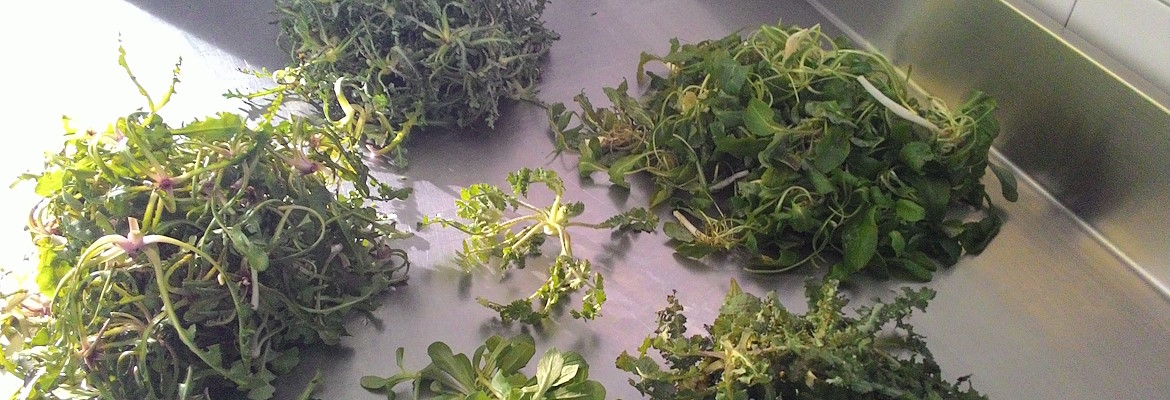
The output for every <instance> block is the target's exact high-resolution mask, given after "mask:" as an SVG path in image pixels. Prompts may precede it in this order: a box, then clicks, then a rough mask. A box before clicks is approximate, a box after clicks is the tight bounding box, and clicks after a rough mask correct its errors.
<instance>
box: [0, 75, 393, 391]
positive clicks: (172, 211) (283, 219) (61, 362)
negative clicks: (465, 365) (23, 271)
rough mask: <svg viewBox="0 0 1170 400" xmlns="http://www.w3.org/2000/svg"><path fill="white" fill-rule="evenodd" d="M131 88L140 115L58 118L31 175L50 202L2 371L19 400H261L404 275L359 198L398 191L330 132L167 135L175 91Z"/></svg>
mask: <svg viewBox="0 0 1170 400" xmlns="http://www.w3.org/2000/svg"><path fill="white" fill-rule="evenodd" d="M120 62H121V65H122V66H123V67H124V68H126V71H127V73H128V74H129V75H130V77H131V79H132V80H133V79H134V78H133V76H134V75H133V74H130V69H129V67H128V66H127V64H126V62H125V58H124V53H123V58H122V59H121V60H120ZM178 72H179V69H178V66H176V68H175V79H174V81H173V82H175V83H177V82H178ZM134 83H135V84H136V85H137V81H136V80H135V81H134ZM138 88H139V91H140V92H141V93H142V94H143V95H144V96H145V97H146V99H147V103H148V106H149V110H148V111H137V112H133V113H131V114H129V115H127V116H125V117H122V118H119V119H117V121H115V122H114V123H112V124H110V125H109V127H108V128H107V129H106V130H104V131H95V130H89V131H78V130H75V129H72V128H69V127H68V121H66V135H65V140H64V146H63V148H62V150H61V151H60V152H58V153H54V154H48V155H47V159H46V162H45V169H44V171H43V172H41V173H39V174H31V175H28V176H26V179H30V180H34V181H35V182H36V189H35V190H36V192H37V194H39V195H41V196H43V197H44V199H43V200H42V202H41V203H40V205H39V206H38V207H37V208H36V209H35V210H34V211H33V212H32V215H31V216H30V226H29V230H30V232H31V233H32V239H33V240H34V241H35V243H36V245H37V247H38V249H39V252H40V264H39V265H38V271H37V274H38V275H37V283H38V284H39V285H40V289H41V293H40V294H32V293H28V292H18V293H14V294H9V295H6V296H5V298H4V303H5V308H4V314H3V320H2V321H0V331H2V333H3V337H4V338H5V339H6V341H7V343H5V354H4V361H3V366H4V368H5V369H6V370H7V371H8V372H9V373H12V374H14V375H15V376H18V377H20V378H22V379H23V380H24V386H23V387H22V388H21V391H20V392H19V393H18V394H17V395H18V396H19V397H20V398H94V397H100V398H108V399H176V398H178V399H208V398H248V399H267V398H271V397H272V396H273V393H274V391H275V388H274V387H273V385H272V381H273V379H275V377H276V376H277V375H280V374H284V373H287V372H289V371H291V370H292V369H293V367H295V366H296V365H297V364H298V362H299V359H300V353H299V349H300V348H301V347H302V346H305V345H312V344H322V343H323V344H337V343H338V341H339V340H340V338H341V336H343V335H346V330H345V327H344V325H343V323H344V322H345V319H344V318H343V317H344V316H345V315H346V312H348V311H351V310H371V309H373V308H374V307H376V306H377V305H378V302H377V301H376V295H377V294H379V293H382V292H384V291H386V290H387V289H388V288H389V287H390V286H391V285H393V284H396V283H400V282H403V281H404V280H405V279H406V272H407V269H408V266H409V263H408V261H407V257H406V254H405V252H403V251H402V250H400V249H396V248H394V247H392V244H391V241H392V240H393V239H396V238H400V237H403V236H404V234H403V233H402V232H400V231H399V230H398V229H397V228H396V227H395V226H394V223H393V221H387V220H386V219H385V217H384V216H382V215H380V214H379V213H378V212H377V211H376V210H375V209H374V208H373V207H371V206H369V205H367V204H366V199H367V198H371V197H373V198H377V197H381V198H383V199H389V198H396V197H401V196H405V195H406V192H405V191H401V190H394V189H391V188H389V187H387V186H384V185H381V184H378V183H376V182H374V181H372V180H371V179H370V178H369V171H368V170H367V167H366V166H365V165H364V164H363V163H362V162H361V159H360V158H359V156H357V155H355V154H353V153H352V152H350V151H348V150H347V149H348V148H349V146H348V144H347V143H346V142H345V140H346V139H345V138H344V137H343V136H342V135H339V134H338V133H337V132H336V131H335V130H334V129H333V126H332V125H330V124H315V123H313V122H312V121H310V120H308V119H304V118H293V119H291V120H285V121H280V122H275V121H273V115H272V114H268V115H266V116H265V118H264V120H262V121H258V122H256V123H255V125H250V124H249V123H246V122H245V121H244V120H243V118H241V117H239V116H237V115H235V114H230V113H221V114H218V115H215V116H210V117H207V118H205V119H203V120H198V121H194V122H191V123H188V124H186V125H183V126H179V127H176V126H171V125H168V124H167V123H166V122H164V121H163V119H162V117H161V116H160V115H159V114H158V110H159V109H160V108H162V107H163V105H165V104H166V101H167V100H169V98H170V96H171V94H172V93H173V92H174V85H173V84H172V86H171V88H170V89H168V91H167V92H166V94H165V95H164V96H163V97H162V100H161V101H159V102H157V103H156V102H155V101H154V100H153V99H152V98H151V97H150V96H149V95H148V94H147V92H146V90H145V89H143V88H142V87H141V86H138ZM343 186H345V187H347V188H348V189H344V190H343V189H342V187H343ZM372 187H373V188H372ZM373 189H376V190H377V192H379V193H380V194H381V196H379V195H375V194H372V193H371V190H373Z"/></svg>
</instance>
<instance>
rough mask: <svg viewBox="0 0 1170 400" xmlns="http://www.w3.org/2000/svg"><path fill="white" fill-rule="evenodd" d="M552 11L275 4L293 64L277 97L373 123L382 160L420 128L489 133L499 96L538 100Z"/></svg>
mask: <svg viewBox="0 0 1170 400" xmlns="http://www.w3.org/2000/svg"><path fill="white" fill-rule="evenodd" d="M545 4H546V1H545V0H507V1H495V0H405V1H395V2H386V1H380V0H334V1H316V0H278V1H277V2H276V10H277V14H278V16H279V24H280V29H281V37H282V39H283V40H284V42H285V43H286V44H287V46H288V49H289V52H290V55H291V56H292V59H293V60H295V64H293V65H292V66H290V67H289V68H286V69H285V70H282V71H279V72H278V74H277V75H276V76H275V77H276V78H278V79H277V81H278V83H280V84H281V87H279V88H277V89H274V91H281V90H284V91H292V92H295V93H297V94H300V95H301V96H303V97H305V98H307V99H309V100H311V101H313V102H314V103H316V104H319V105H320V106H322V107H323V108H324V111H325V114H326V115H327V116H329V117H330V118H333V119H341V118H347V119H349V120H352V121H353V122H354V123H358V121H360V125H367V124H368V125H370V126H369V127H364V126H363V127H362V128H360V129H363V130H364V131H365V132H364V135H365V137H363V139H364V140H369V141H372V142H374V143H375V144H376V145H378V146H379V147H381V149H380V150H379V152H380V153H383V154H384V153H388V152H390V151H392V150H401V147H398V145H399V144H400V143H401V142H402V141H403V140H404V139H405V137H406V136H407V134H408V133H409V132H410V128H411V127H413V126H434V127H444V126H459V127H465V126H472V125H480V124H486V125H487V126H489V127H491V126H493V125H494V123H495V120H496V119H497V118H498V117H499V114H500V112H499V108H500V104H499V103H500V99H502V98H509V99H527V100H535V95H534V92H535V86H536V83H537V81H538V79H539V77H540V74H541V62H542V60H541V58H542V57H543V56H544V55H545V54H546V53H547V52H548V49H549V47H550V46H551V45H552V42H553V41H554V40H556V39H557V35H556V33H554V32H552V31H551V30H549V29H547V28H545V27H544V25H543V23H542V22H541V20H540V16H541V14H542V13H543V12H544V7H545ZM271 92H273V91H269V92H267V93H271ZM398 154H399V155H401V152H400V151H398Z"/></svg>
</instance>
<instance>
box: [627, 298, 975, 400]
mask: <svg viewBox="0 0 1170 400" xmlns="http://www.w3.org/2000/svg"><path fill="white" fill-rule="evenodd" d="M806 295H807V296H808V309H809V310H808V312H807V313H805V314H804V315H797V314H793V313H791V312H789V311H788V310H786V309H785V308H784V306H783V305H782V304H780V302H779V301H777V299H776V296H775V293H769V295H768V296H767V297H765V298H764V299H760V298H759V297H756V296H754V295H752V294H750V293H744V292H743V291H742V290H740V288H739V286H738V285H736V283H735V281H732V282H731V290H730V291H729V292H728V293H727V297H726V298H725V299H724V301H723V306H722V308H720V309H719V316H718V317H717V318H715V322H714V323H712V324H711V325H709V326H706V330H707V332H706V334H705V335H693V336H690V337H687V336H685V333H686V326H685V324H686V322H687V319H686V316H685V315H683V314H682V311H683V307H682V306H681V305H679V303H678V301H677V300H676V299H675V297H674V296H673V295H672V296H669V297H668V298H667V302H668V303H669V305H668V306H667V307H666V308H665V309H664V310H662V311H660V312H659V313H658V328H657V329H656V330H655V332H654V335H653V336H650V337H647V338H646V341H645V342H644V343H643V344H642V347H641V348H640V349H639V352H640V353H641V354H640V355H639V356H637V357H635V356H632V355H630V354H629V353H625V352H623V353H622V355H621V356H620V357H619V358H618V360H617V366H618V368H620V369H622V370H624V371H627V372H630V373H632V374H635V375H636V376H637V380H636V381H635V380H634V379H631V380H630V383H631V384H633V385H634V386H635V387H637V388H638V390H639V391H640V392H641V393H642V394H644V395H649V396H650V397H651V398H653V399H664V400H665V399H669V400H676V399H694V400H698V399H743V400H746V399H761V400H774V399H810V400H812V399H982V398H985V397H983V396H981V395H980V394H979V393H978V392H976V391H975V390H973V389H970V388H969V387H968V388H967V389H966V390H964V389H963V388H961V387H960V384H961V383H962V382H964V381H967V377H963V378H960V379H959V381H960V382H958V383H950V382H948V381H946V380H944V379H943V378H942V373H941V372H940V370H939V366H938V364H937V363H935V361H934V358H933V356H931V354H930V351H929V350H928V349H927V347H926V343H925V342H924V341H923V337H922V336H921V335H918V334H916V333H914V328H913V327H912V326H910V325H909V324H908V323H906V321H905V320H906V318H907V317H909V316H910V314H911V312H912V311H913V310H914V309H919V310H925V308H926V305H927V302H928V301H929V300H930V299H932V298H934V292H933V291H931V290H930V289H925V288H924V289H920V290H917V291H915V290H910V289H908V288H904V289H903V293H902V294H901V295H899V296H898V297H897V298H896V299H894V301H892V302H890V303H882V302H877V303H876V304H874V305H873V306H872V307H859V308H858V309H857V314H858V315H857V317H855V318H854V317H848V316H845V315H844V313H843V311H842V310H843V309H844V308H845V306H846V304H847V301H846V300H845V299H843V298H842V297H841V296H840V295H839V294H838V292H837V282H836V281H827V282H825V283H823V284H820V285H817V284H813V283H811V282H810V283H809V284H808V287H807V289H806ZM891 323H892V325H893V327H892V330H891V329H887V328H889V327H888V325H891ZM651 348H653V349H655V350H657V351H658V352H659V353H660V354H661V356H662V359H663V360H665V362H666V367H665V368H663V367H662V366H660V365H659V364H658V362H657V361H655V360H654V359H653V358H651V357H649V356H647V355H646V351H647V350H648V349H651Z"/></svg>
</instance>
